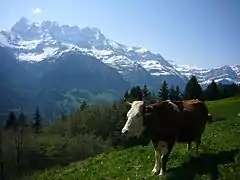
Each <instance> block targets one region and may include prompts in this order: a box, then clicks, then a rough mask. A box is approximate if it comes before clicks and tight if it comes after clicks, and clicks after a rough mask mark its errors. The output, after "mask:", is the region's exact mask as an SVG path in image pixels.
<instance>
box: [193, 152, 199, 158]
mask: <svg viewBox="0 0 240 180" xmlns="http://www.w3.org/2000/svg"><path fill="white" fill-rule="evenodd" d="M199 155H200V154H199V152H194V153H192V157H194V158H197V157H199Z"/></svg>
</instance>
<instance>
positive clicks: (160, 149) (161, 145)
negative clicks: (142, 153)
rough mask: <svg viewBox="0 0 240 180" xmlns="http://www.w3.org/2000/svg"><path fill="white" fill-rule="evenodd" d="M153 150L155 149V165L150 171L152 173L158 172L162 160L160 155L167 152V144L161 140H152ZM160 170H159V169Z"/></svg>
mask: <svg viewBox="0 0 240 180" xmlns="http://www.w3.org/2000/svg"><path fill="white" fill-rule="evenodd" d="M153 146H154V150H155V165H154V167H153V170H152V172H151V174H152V175H155V174H157V173H159V171H160V170H161V167H162V160H161V157H163V155H165V154H167V152H168V144H167V143H166V142H163V141H156V142H153ZM160 172H161V171H160Z"/></svg>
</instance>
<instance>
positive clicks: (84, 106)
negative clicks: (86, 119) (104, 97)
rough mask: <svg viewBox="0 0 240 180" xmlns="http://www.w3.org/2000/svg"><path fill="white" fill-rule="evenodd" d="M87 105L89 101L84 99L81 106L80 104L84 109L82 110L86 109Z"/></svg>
mask: <svg viewBox="0 0 240 180" xmlns="http://www.w3.org/2000/svg"><path fill="white" fill-rule="evenodd" d="M87 107H88V104H87V102H86V101H83V102H82V104H81V106H80V109H81V111H82V110H84V109H86V108H87Z"/></svg>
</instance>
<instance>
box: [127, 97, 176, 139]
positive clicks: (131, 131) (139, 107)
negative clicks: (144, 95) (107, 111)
mask: <svg viewBox="0 0 240 180" xmlns="http://www.w3.org/2000/svg"><path fill="white" fill-rule="evenodd" d="M126 103H127V104H128V105H130V106H131V108H130V110H129V111H128V113H127V122H126V123H125V125H124V127H123V128H122V134H125V135H128V136H138V137H139V136H140V135H141V134H142V132H143V131H144V130H145V129H146V128H147V127H146V126H148V125H150V124H151V122H148V121H151V119H152V118H153V117H152V115H153V106H151V105H149V106H146V105H145V103H144V101H133V102H132V103H130V102H126ZM159 110H160V111H159ZM158 111H159V113H163V114H165V113H167V114H168V113H169V115H170V114H172V113H173V112H179V111H180V110H179V109H178V106H177V105H176V104H174V103H173V102H171V101H169V100H167V101H164V102H163V103H160V104H159V108H158ZM161 111H164V112H161Z"/></svg>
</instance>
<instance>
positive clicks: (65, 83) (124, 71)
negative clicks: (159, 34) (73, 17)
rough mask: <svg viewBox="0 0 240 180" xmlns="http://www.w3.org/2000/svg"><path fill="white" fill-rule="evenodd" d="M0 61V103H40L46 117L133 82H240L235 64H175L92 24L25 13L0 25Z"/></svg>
mask: <svg viewBox="0 0 240 180" xmlns="http://www.w3.org/2000/svg"><path fill="white" fill-rule="evenodd" d="M0 64H1V66H0V88H1V89H0V90H1V92H5V93H3V94H1V97H0V98H1V100H2V99H3V100H4V101H1V102H8V103H6V104H7V105H6V106H5V107H4V108H2V109H4V111H5V109H9V107H11V108H12V107H14V108H15V107H26V109H30V110H31V111H33V110H34V108H35V107H36V105H37V104H40V105H41V106H42V111H44V113H45V114H46V116H49V117H50V116H53V114H52V113H53V112H54V113H56V114H59V113H62V112H66V111H67V112H69V111H71V110H72V109H74V108H75V107H77V106H78V105H79V103H80V102H82V101H83V100H87V101H88V102H94V103H95V102H102V101H105V100H115V99H118V98H120V97H121V96H122V94H123V93H124V91H126V90H127V89H129V88H130V87H131V86H132V85H136V84H139V85H141V86H142V85H144V84H147V85H148V86H149V88H150V89H151V90H158V89H159V86H160V85H161V82H162V81H163V80H166V81H167V82H168V84H169V85H171V84H172V85H179V87H180V89H182V90H183V89H184V87H185V85H186V83H187V81H188V79H189V78H190V77H191V76H192V75H195V76H197V78H198V80H199V82H200V83H201V84H202V85H203V86H206V85H207V84H208V83H209V82H211V80H213V79H214V80H216V81H217V82H223V83H231V82H236V83H239V82H240V67H239V65H237V66H229V65H225V66H222V67H216V68H212V69H201V68H195V67H189V66H186V65H179V64H177V63H175V62H173V61H167V60H166V59H164V57H163V56H161V55H160V54H156V53H153V52H151V51H150V50H148V49H145V48H141V47H136V46H133V47H131V46H126V45H123V44H120V43H118V42H115V41H113V40H111V39H108V38H107V37H105V36H104V34H103V33H102V32H101V31H100V30H99V29H97V28H90V27H84V28H82V29H81V28H79V27H78V26H69V25H60V24H59V23H57V22H55V21H43V22H41V23H37V22H30V21H29V20H28V19H26V18H21V19H20V20H19V21H18V22H16V23H15V24H14V25H13V27H12V28H11V29H9V30H1V31H0ZM2 104H4V103H2ZM60 109H61V110H60ZM63 109H64V111H62V110H63ZM0 114H1V112H0Z"/></svg>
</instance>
